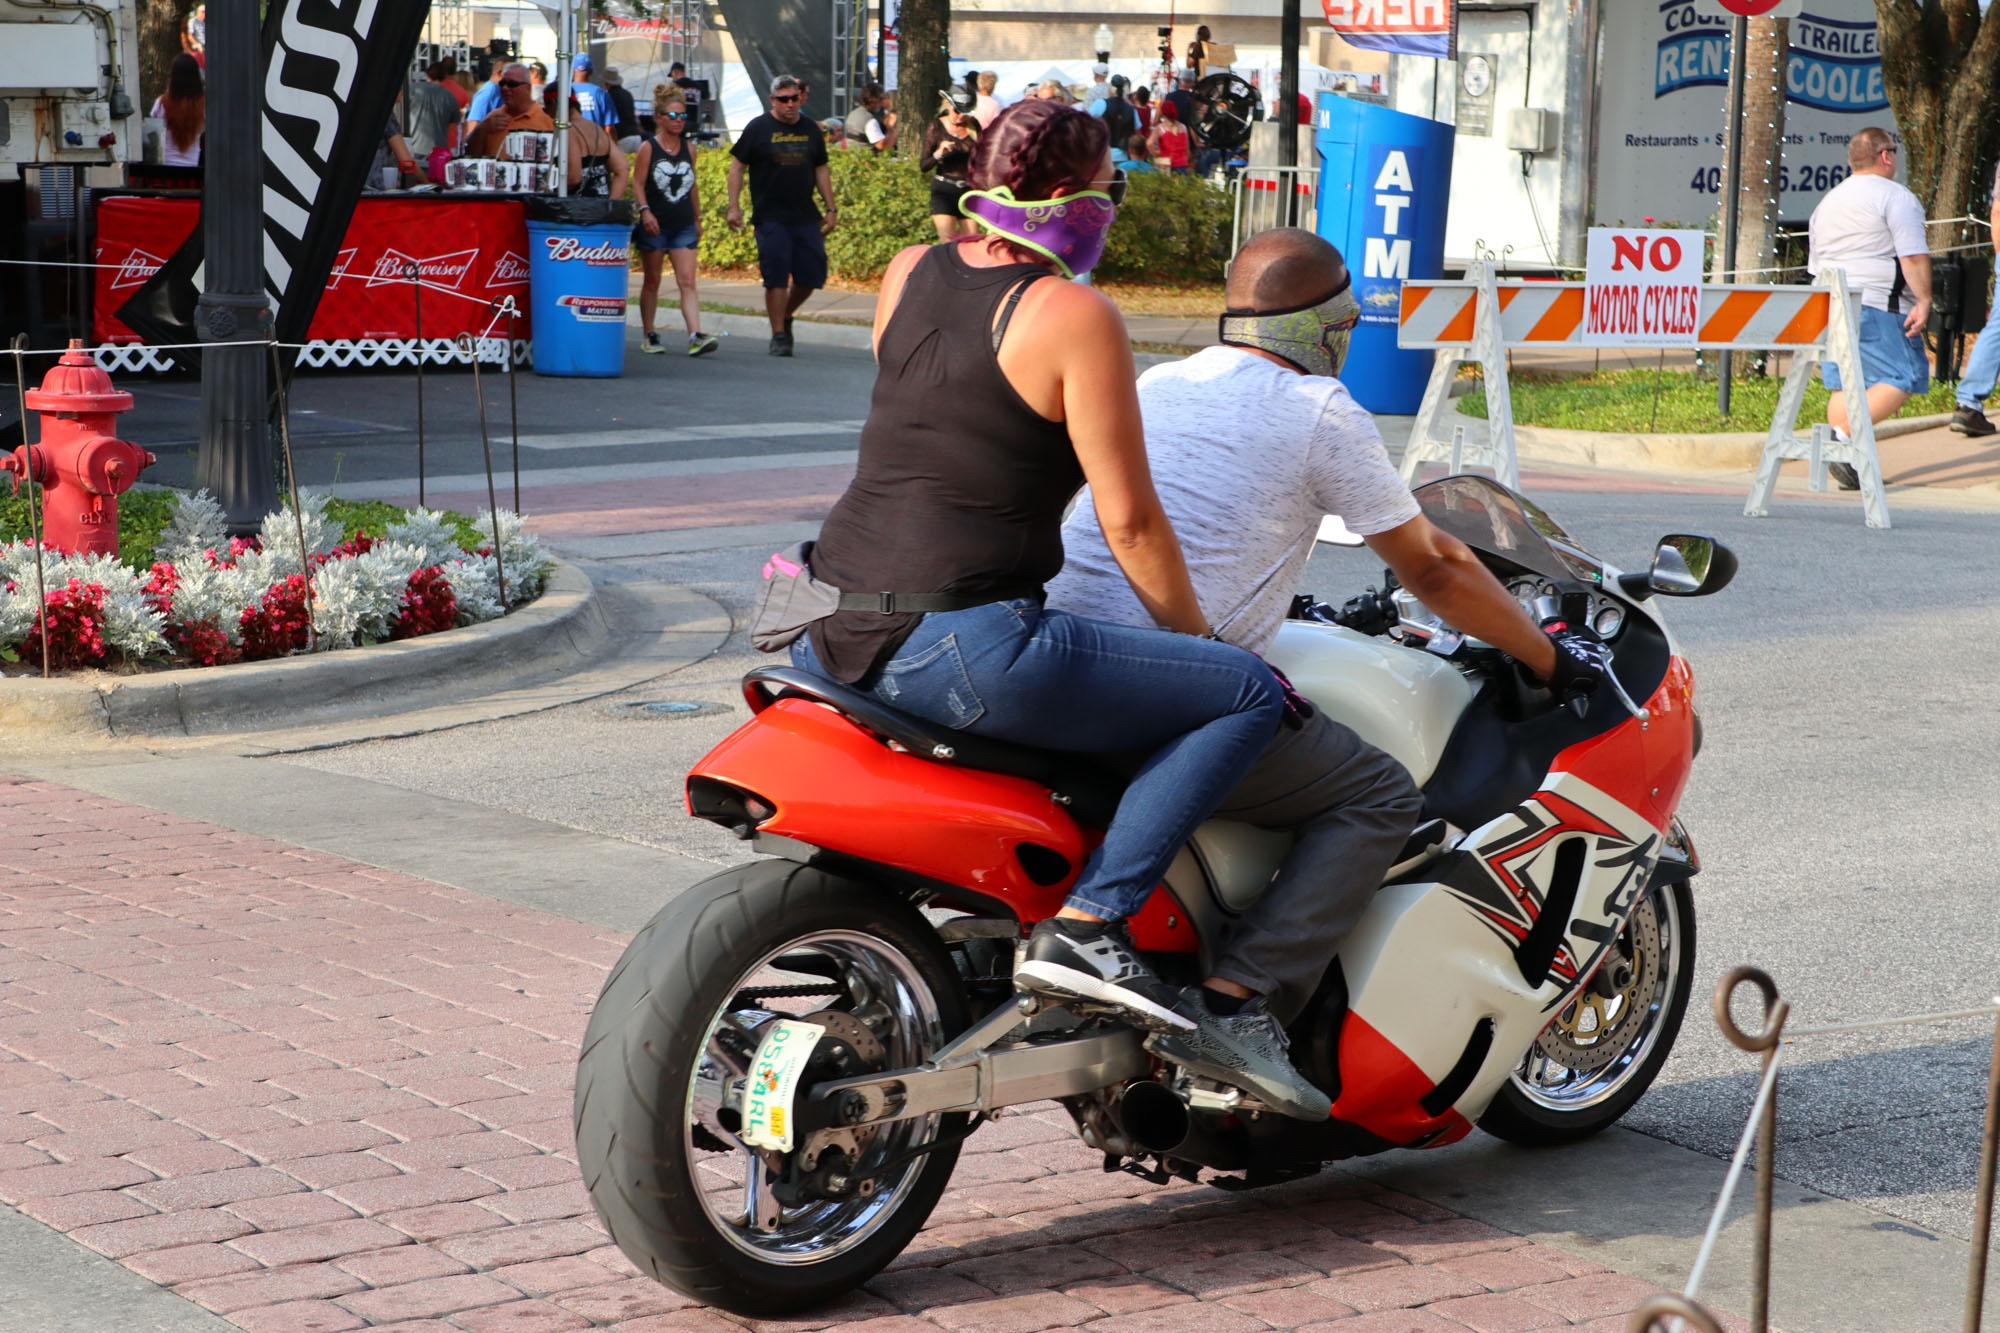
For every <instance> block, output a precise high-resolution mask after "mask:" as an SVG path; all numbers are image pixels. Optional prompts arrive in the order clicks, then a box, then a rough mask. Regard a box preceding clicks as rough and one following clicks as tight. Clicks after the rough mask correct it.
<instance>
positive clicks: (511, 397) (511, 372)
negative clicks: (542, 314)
mask: <svg viewBox="0 0 2000 1333" xmlns="http://www.w3.org/2000/svg"><path fill="white" fill-rule="evenodd" d="M520 318H521V312H520V310H519V308H518V307H516V306H515V304H514V298H513V297H511V296H510V297H508V298H507V420H508V425H509V427H510V429H511V430H512V431H513V434H514V512H515V513H517V514H518V513H520V512H521V399H520V395H519V394H518V393H516V392H515V390H514V381H516V380H518V379H520V378H521V376H520V372H519V370H518V368H517V367H516V366H515V365H514V325H515V322H516V321H518V320H519V319H520Z"/></svg>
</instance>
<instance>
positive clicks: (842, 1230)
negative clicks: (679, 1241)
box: [681, 930, 944, 1266]
mask: <svg viewBox="0 0 2000 1333" xmlns="http://www.w3.org/2000/svg"><path fill="white" fill-rule="evenodd" d="M808 958H810V959H812V960H815V961H814V962H812V963H809V964H806V967H807V968H808V969H809V970H801V962H802V961H803V960H805V959H808ZM834 978H837V980H835V979H834ZM729 992H730V998H729V999H728V1000H726V1001H724V1002H723V1004H722V1005H721V1006H720V1007H719V1008H717V1009H716V1011H715V1012H714V1013H713V1014H711V1015H710V1016H709V1019H708V1023H707V1026H706V1027H705V1028H704V1029H703V1030H702V1054H701V1058H700V1059H699V1060H698V1061H696V1063H695V1068H694V1072H693V1074H692V1075H691V1076H690V1078H689V1080H688V1086H687V1091H686V1095H685V1097H684V1098H683V1114H682V1116H681V1121H682V1143H683V1148H684V1151H685V1153H686V1157H685V1160H686V1162H687V1165H688V1173H689V1176H690V1177H691V1183H692V1185H693V1187H694V1193H695V1195H696V1197H697V1198H698V1199H700V1201H701V1205H702V1210H703V1212H704V1213H705V1214H706V1215H707V1218H708V1221H709V1224H710V1225H711V1226H713V1227H714V1228H715V1230H716V1232H717V1233H718V1234H719V1235H721V1236H722V1237H723V1238H724V1239H725V1240H727V1241H728V1242H729V1243H730V1244H731V1245H732V1246H734V1247H735V1248H736V1249H738V1250H740V1251H742V1252H743V1253H745V1254H747V1255H749V1256H750V1257H752V1258H754V1259H758V1260H761V1261H763V1262H765V1263H773V1264H783V1265H787V1266H798V1265H805V1264H815V1263H824V1262H826V1261H827V1260H830V1259H833V1258H836V1257H838V1256H839V1255H842V1254H845V1253H847V1252H848V1251H849V1250H851V1249H853V1248H854V1247H855V1246H857V1245H860V1244H862V1243H863V1242H865V1241H866V1240H867V1239H868V1238H869V1237H870V1236H872V1235H873V1234H875V1232H876V1231H878V1230H880V1229H881V1227H882V1226H883V1225H884V1224H885V1223H886V1222H887V1221H888V1220H889V1219H890V1218H891V1217H892V1216H894V1215H895V1213H896V1210H897V1209H898V1207H899V1206H900V1205H901V1204H902V1202H903V1200H904V1198H906V1197H907V1196H908V1194H909V1192H910V1191H911V1190H912V1189H913V1188H915V1185H916V1182H917V1180H918V1178H919V1177H920V1176H921V1175H922V1174H923V1165H924V1161H925V1159H924V1158H923V1157H917V1158H915V1159H914V1160H912V1161H909V1162H907V1163H905V1164H904V1165H902V1166H901V1167H896V1168H892V1170H893V1172H894V1174H893V1176H892V1177H891V1178H890V1179H888V1180H886V1181H884V1182H883V1183H882V1184H881V1185H880V1186H879V1187H878V1188H876V1189H875V1190H874V1192H873V1193H872V1194H870V1195H868V1196H866V1197H853V1198H845V1199H808V1200H804V1201H802V1202H801V1203H800V1204H799V1205H798V1206H796V1207H787V1206H785V1205H784V1204H783V1203H781V1202H780V1201H779V1200H778V1199H777V1197H776V1196H775V1194H774V1193H773V1186H774V1185H775V1184H776V1183H777V1181H778V1179H779V1177H780V1176H781V1175H782V1174H783V1172H784V1170H785V1168H786V1165H787V1161H786V1158H787V1156H796V1154H790V1155H785V1154H779V1153H777V1152H775V1151H772V1150H768V1149H753V1148H751V1147H749V1146H748V1145H746V1144H744V1143H743V1142H742V1140H740V1139H738V1138H737V1137H736V1136H735V1134H734V1133H733V1132H732V1131H733V1128H734V1127H735V1126H734V1124H733V1122H732V1118H731V1117H732V1113H731V1112H730V1111H728V1110H727V1109H726V1108H725V1106H724V1101H725V1097H726V1095H727V1093H728V1089H729V1086H730V1084H731V1082H732V1081H733V1080H736V1079H740V1078H742V1077H743V1076H744V1075H745V1074H747V1072H748V1067H749V1061H750V1060H751V1059H752V1058H753V1057H754V1056H755V1054H756V1046H757V1040H756V1031H757V1029H758V1028H759V1027H760V1026H761V1025H763V1024H766V1023H768V1022H770V1021H771V1019H772V1018H774V1017H776V1018H805V1017H807V1016H808V1015H811V1014H813V1013H815V1012H818V1011H822V1010H827V1009H834V1010H839V1011H844V1013H845V1014H846V1015H848V1016H849V1017H848V1018H843V1019H840V1020H837V1021H838V1022H839V1023H840V1025H841V1027H842V1028H843V1030H845V1031H847V1032H849V1033H855V1032H857V1031H860V1032H865V1034H866V1036H867V1037H868V1038H871V1039H872V1040H870V1041H867V1042H865V1043H864V1044H865V1047H866V1049H867V1050H868V1051H869V1052H870V1053H871V1054H874V1055H877V1056H878V1059H876V1060H871V1063H879V1065H880V1067H882V1068H887V1069H901V1068H907V1067H909V1066H911V1065H916V1064H921V1063H922V1062H923V1061H924V1060H925V1059H926V1058H928V1057H929V1055H930V1053H931V1052H932V1051H934V1050H936V1049H937V1048H938V1047H939V1046H941V1045H943V1042H944V1020H943V1016H942V1014H941V1013H940V1011H939V1008H938V1002H937V997H936V995H934V994H933V993H932V991H931V988H930V984H929V983H928V982H927V981H926V980H925V979H924V976H923V973H922V971H921V970H920V969H919V968H918V966H917V964H916V962H915V961H914V960H913V959H911V958H910V957H909V955H907V954H905V953H904V952H903V951H902V950H901V949H899V948H897V947H896V946H895V945H893V944H891V943H889V942H888V941H886V940H882V939H879V938H875V937H873V936H868V935H862V934H859V933H857V932H854V931H844V930H828V931H819V932H816V933H814V934H810V935H801V936H799V937H797V938H795V939H791V940H788V941H786V942H785V944H784V945H783V946H782V947H780V948H777V949H773V950H772V951H771V952H769V953H767V954H766V955H764V956H763V957H762V958H760V959H758V960H757V962H756V963H755V964H753V965H752V966H751V967H749V968H748V969H746V970H745V971H744V972H743V973H742V975H741V976H739V977H738V978H737V979H736V981H735V983H734V984H733V985H731V986H730V988H729ZM746 992H752V994H751V995H750V996H749V997H747V999H746V994H745V993H746ZM774 992H776V993H774ZM786 992H790V993H786ZM802 992H803V993H802ZM828 992H834V993H832V994H829V993H828ZM856 1024H859V1029H857V1028H856V1026H855V1025H856ZM850 1044H854V1043H850ZM802 1091H803V1089H802ZM939 1122H940V1118H939V1117H938V1116H935V1115H933V1116H926V1117H921V1118H917V1119H911V1120H904V1121H897V1122H894V1123H891V1124H889V1125H886V1126H883V1127H882V1128H880V1129H879V1130H876V1131H875V1132H873V1133H872V1134H869V1133H868V1132H867V1131H860V1132H859V1134H860V1140H861V1141H860V1142H859V1143H858V1145H857V1149H858V1150H857V1151H856V1152H855V1153H854V1154H853V1168H852V1173H853V1174H854V1175H855V1176H857V1177H860V1176H865V1175H867V1174H869V1173H870V1172H872V1171H879V1170H881V1169H882V1166H883V1164H884V1163H887V1162H889V1161H891V1160H892V1159H894V1158H897V1157H901V1156H903V1155H905V1154H907V1153H909V1152H910V1151H911V1150H912V1149H914V1148H919V1147H922V1146H923V1145H925V1144H927V1143H930V1142H932V1141H934V1140H935V1139H936V1138H937V1135H938V1128H939Z"/></svg>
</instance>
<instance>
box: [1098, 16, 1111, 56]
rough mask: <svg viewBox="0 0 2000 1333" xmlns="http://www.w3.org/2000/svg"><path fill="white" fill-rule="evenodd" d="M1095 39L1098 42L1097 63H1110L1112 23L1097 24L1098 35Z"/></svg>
mask: <svg viewBox="0 0 2000 1333" xmlns="http://www.w3.org/2000/svg"><path fill="white" fill-rule="evenodd" d="M1095 40H1096V42H1097V63H1098V64H1100V65H1108V64H1110V63H1111V25H1110V24H1109V23H1100V24H1098V25H1097V36H1096V39H1095Z"/></svg>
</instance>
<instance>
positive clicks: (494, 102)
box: [465, 59, 508, 125]
mask: <svg viewBox="0 0 2000 1333" xmlns="http://www.w3.org/2000/svg"><path fill="white" fill-rule="evenodd" d="M507 63H508V62H507V61H505V60H497V59H496V60H495V61H494V62H493V72H492V74H491V75H490V76H489V77H488V78H487V80H486V82H484V83H482V84H480V85H479V87H478V88H477V89H475V90H474V91H473V94H472V103H471V105H469V106H467V107H466V108H465V123H466V124H468V125H477V124H478V123H479V122H480V121H482V120H484V119H486V118H487V117H488V116H490V115H492V114H493V113H494V112H495V111H497V110H499V109H500V75H501V72H502V71H504V70H505V69H506V68H507Z"/></svg>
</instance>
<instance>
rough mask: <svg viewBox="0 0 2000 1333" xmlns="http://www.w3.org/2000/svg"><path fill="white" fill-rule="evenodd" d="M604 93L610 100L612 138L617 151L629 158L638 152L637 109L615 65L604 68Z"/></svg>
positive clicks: (639, 136) (622, 76) (623, 78)
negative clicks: (615, 143)
mask: <svg viewBox="0 0 2000 1333" xmlns="http://www.w3.org/2000/svg"><path fill="white" fill-rule="evenodd" d="M604 92H605V95H606V96H608V97H609V98H610V99H611V112H612V117H613V122H612V125H611V127H610V128H611V134H612V137H613V138H615V139H617V140H618V151H619V152H621V153H624V154H625V155H626V156H628V157H629V156H631V155H632V154H633V153H636V152H638V151H639V140H640V138H641V135H640V133H639V108H638V106H637V104H635V103H634V102H633V100H632V92H631V90H630V89H628V88H627V87H626V86H625V77H624V75H622V74H620V73H619V72H618V67H617V66H616V65H606V66H605V67H604Z"/></svg>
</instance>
